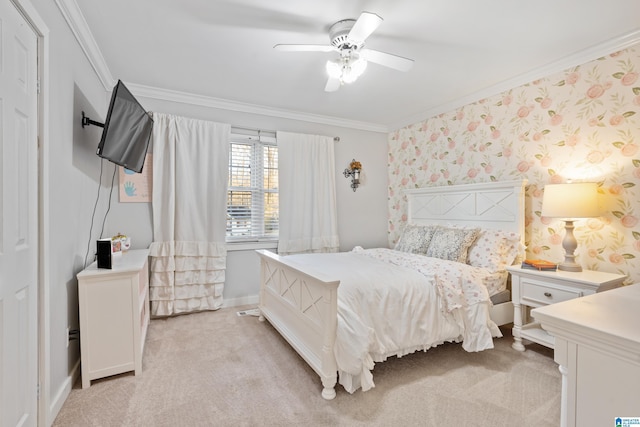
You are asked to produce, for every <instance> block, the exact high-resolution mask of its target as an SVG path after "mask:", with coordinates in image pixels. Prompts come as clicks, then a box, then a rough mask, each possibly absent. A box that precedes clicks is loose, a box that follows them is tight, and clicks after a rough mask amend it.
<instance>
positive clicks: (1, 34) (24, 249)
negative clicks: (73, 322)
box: [0, 0, 38, 426]
mask: <svg viewBox="0 0 640 427" xmlns="http://www.w3.org/2000/svg"><path fill="white" fill-rule="evenodd" d="M37 119H38V118H37V37H36V35H35V33H34V32H33V30H32V29H31V28H30V26H29V25H28V24H27V22H26V21H25V20H24V18H23V17H22V16H21V15H20V13H19V12H18V11H17V9H16V8H15V6H14V5H13V4H12V3H11V2H10V1H9V0H0V129H1V131H0V164H1V165H2V172H1V173H0V212H1V214H2V221H0V222H1V224H0V344H1V345H0V425H2V426H35V425H37V390H38V363H37V360H38V358H37V343H38V341H37V340H38V335H37V324H38V323H37V320H38V312H37V309H38V307H37V290H38V283H37V280H38V258H37V256H38V255H37V254H38V247H37V244H38V228H37V208H38V206H37V201H38V199H37V192H38V188H37V173H38V172H37V137H38V136H37V130H38V128H37Z"/></svg>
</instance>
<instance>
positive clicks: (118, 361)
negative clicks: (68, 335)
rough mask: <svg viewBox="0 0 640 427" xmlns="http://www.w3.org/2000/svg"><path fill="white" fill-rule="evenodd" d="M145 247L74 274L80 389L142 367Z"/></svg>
mask: <svg viewBox="0 0 640 427" xmlns="http://www.w3.org/2000/svg"><path fill="white" fill-rule="evenodd" d="M148 256H149V251H148V250H147V249H142V250H131V251H128V252H124V253H123V254H122V255H118V256H114V257H113V263H112V266H113V268H112V269H100V268H98V267H97V265H96V263H95V262H94V263H93V264H91V265H90V266H89V267H87V268H86V269H84V270H83V271H81V272H80V273H78V276H77V277H78V300H79V304H80V357H81V362H80V363H81V370H82V388H87V387H89V386H90V385H91V380H93V379H96V378H103V377H107V376H110V375H115V374H120V373H122V372H128V371H134V372H135V374H136V375H138V374H140V373H141V372H142V353H143V351H144V341H145V337H146V334H147V327H148V325H149V271H148V261H147V258H148Z"/></svg>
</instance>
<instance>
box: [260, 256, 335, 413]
mask: <svg viewBox="0 0 640 427" xmlns="http://www.w3.org/2000/svg"><path fill="white" fill-rule="evenodd" d="M256 252H257V253H258V255H259V256H260V303H259V309H260V320H264V318H266V319H267V320H268V321H269V323H271V325H273V327H274V328H276V329H277V330H278V332H280V334H281V335H282V336H283V337H284V338H285V339H286V340H287V341H288V342H289V344H290V345H291V346H292V347H293V348H294V349H295V350H296V351H297V352H298V354H299V355H300V356H302V358H303V359H304V360H305V361H306V362H307V364H309V366H311V368H312V369H313V370H314V371H315V372H316V373H317V374H318V375H319V376H320V378H321V380H322V385H323V390H322V397H323V398H325V399H327V400H331V399H333V398H334V397H335V396H336V391H335V385H336V382H337V378H338V377H337V371H338V368H337V364H336V359H335V356H334V352H333V347H334V344H335V340H336V327H337V322H338V285H339V284H340V281H339V280H332V279H330V278H327V277H323V274H322V272H318V271H316V272H312V271H308V270H307V271H303V269H302V268H301V267H300V266H296V264H295V263H293V262H291V261H290V260H287V259H286V257H282V256H279V255H276V254H274V253H273V252H270V251H266V250H258V251H256ZM305 270H306V269H305Z"/></svg>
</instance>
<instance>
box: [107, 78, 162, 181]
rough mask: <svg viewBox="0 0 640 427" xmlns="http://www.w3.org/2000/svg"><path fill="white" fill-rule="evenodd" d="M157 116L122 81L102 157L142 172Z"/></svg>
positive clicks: (109, 118) (114, 99)
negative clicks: (153, 117)
mask: <svg viewBox="0 0 640 427" xmlns="http://www.w3.org/2000/svg"><path fill="white" fill-rule="evenodd" d="M152 128H153V119H152V118H151V116H150V115H149V113H147V112H146V111H145V109H144V108H142V105H140V103H139V102H138V100H137V99H136V98H135V97H134V96H133V95H132V94H131V92H129V89H127V87H126V86H125V85H124V84H123V83H122V81H120V80H118V83H117V84H116V85H115V87H114V88H113V94H112V95H111V102H110V103H109V111H107V119H106V121H105V122H104V129H103V131H102V138H101V139H100V144H99V145H98V151H97V154H98V156H100V157H102V158H104V159H107V160H109V161H111V162H113V163H115V164H117V165H120V166H122V167H124V168H126V169H129V170H131V171H134V172H137V173H141V172H142V166H144V158H145V156H146V154H147V149H148V148H149V141H150V140H151V130H152Z"/></svg>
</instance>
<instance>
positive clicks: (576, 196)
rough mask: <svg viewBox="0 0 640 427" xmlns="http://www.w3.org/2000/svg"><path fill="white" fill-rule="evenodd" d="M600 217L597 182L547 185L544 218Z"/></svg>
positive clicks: (544, 199)
mask: <svg viewBox="0 0 640 427" xmlns="http://www.w3.org/2000/svg"><path fill="white" fill-rule="evenodd" d="M599 215H600V207H599V206H598V187H597V185H596V183H595V182H576V183H571V184H549V185H545V187H544V195H543V196H542V216H546V217H549V218H592V217H596V216H599Z"/></svg>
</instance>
